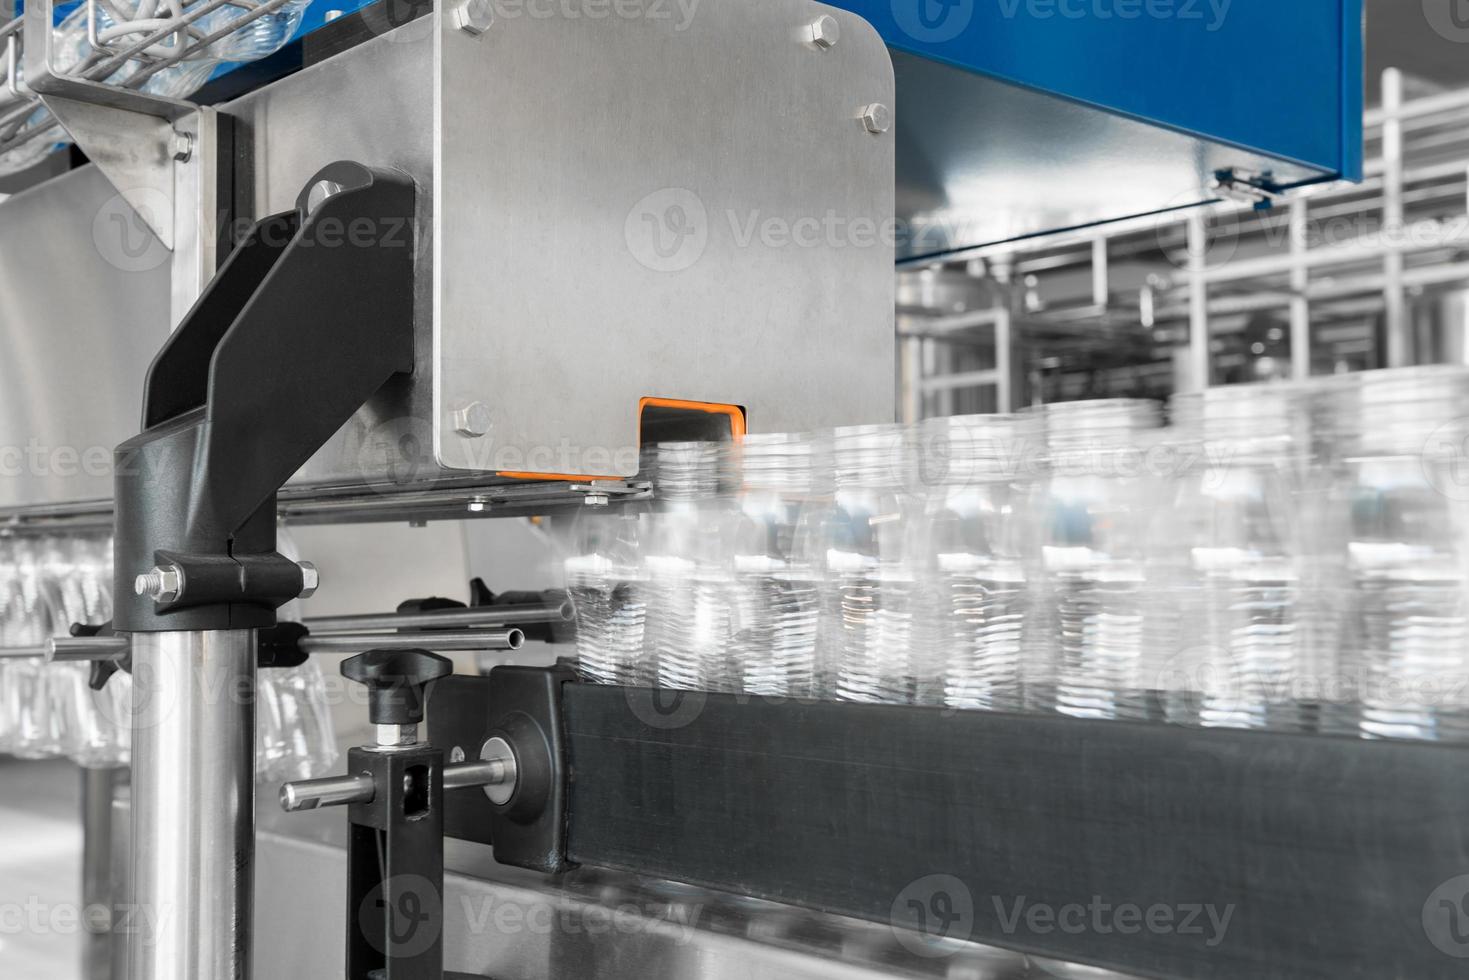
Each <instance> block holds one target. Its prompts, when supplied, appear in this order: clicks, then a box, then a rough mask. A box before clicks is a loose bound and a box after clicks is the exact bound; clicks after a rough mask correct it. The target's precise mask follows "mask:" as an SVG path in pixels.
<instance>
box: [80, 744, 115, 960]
mask: <svg viewBox="0 0 1469 980" xmlns="http://www.w3.org/2000/svg"><path fill="white" fill-rule="evenodd" d="M122 772H123V770H121V769H85V768H84V769H82V908H83V909H85V910H86V911H85V915H86V922H87V924H88V925H89V927H90V928H89V929H88V932H87V937H86V945H85V946H83V947H82V976H83V977H84V978H85V980H109V978H110V977H111V976H112V914H113V909H114V907H115V905H116V901H115V900H114V897H113V889H112V854H113V848H112V798H113V793H114V790H115V789H116V787H117V782H118V777H119V775H121V773H122Z"/></svg>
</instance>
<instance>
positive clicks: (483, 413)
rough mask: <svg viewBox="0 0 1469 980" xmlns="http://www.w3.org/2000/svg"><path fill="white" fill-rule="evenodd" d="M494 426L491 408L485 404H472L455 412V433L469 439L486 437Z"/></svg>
mask: <svg viewBox="0 0 1469 980" xmlns="http://www.w3.org/2000/svg"><path fill="white" fill-rule="evenodd" d="M493 424H494V419H493V416H492V414H491V412H490V406H488V405H486V404H485V403H484V402H470V403H469V404H468V405H464V406H461V407H460V408H456V409H455V410H454V431H455V432H457V433H459V434H460V435H461V436H464V437H465V438H467V439H478V438H479V437H480V436H482V435H485V434H486V433H487V432H489V431H490V426H491V425H493Z"/></svg>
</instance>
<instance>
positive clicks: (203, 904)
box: [127, 630, 255, 980]
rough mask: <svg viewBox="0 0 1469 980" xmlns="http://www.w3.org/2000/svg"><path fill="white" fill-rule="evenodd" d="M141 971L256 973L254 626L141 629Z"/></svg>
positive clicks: (159, 977)
mask: <svg viewBox="0 0 1469 980" xmlns="http://www.w3.org/2000/svg"><path fill="white" fill-rule="evenodd" d="M132 642H133V647H132V649H133V790H132V796H133V820H132V825H133V832H132V845H133V852H132V868H133V875H132V879H133V906H134V925H135V928H134V929H133V930H132V931H131V932H130V934H129V935H128V937H127V942H128V966H129V976H130V978H131V980H247V978H248V977H249V976H250V917H251V905H252V892H253V887H254V881H253V869H254V858H255V807H254V802H255V801H254V792H255V634H254V632H253V631H251V630H230V631H215V632H198V633H135V634H133V636H132Z"/></svg>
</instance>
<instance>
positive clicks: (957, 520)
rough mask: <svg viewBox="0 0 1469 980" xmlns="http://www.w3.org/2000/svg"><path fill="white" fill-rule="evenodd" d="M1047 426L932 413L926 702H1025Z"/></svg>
mask: <svg viewBox="0 0 1469 980" xmlns="http://www.w3.org/2000/svg"><path fill="white" fill-rule="evenodd" d="M1038 433H1039V426H1038V424H1037V422H1036V420H1035V419H1034V418H1018V417H1015V416H1005V415H983V416H968V417H959V418H943V419H931V420H929V421H928V422H926V423H924V425H923V427H922V432H921V435H920V439H919V442H920V446H921V454H922V457H923V462H922V466H921V473H922V481H923V483H924V485H925V486H926V487H927V506H926V508H925V512H924V518H923V525H924V530H923V535H922V537H923V542H924V543H923V558H924V564H925V568H924V570H923V576H922V582H923V585H924V588H923V590H922V591H923V594H924V595H925V596H927V597H929V598H930V599H931V601H932V603H933V608H932V609H925V610H923V613H922V616H921V622H920V624H919V635H922V637H923V638H922V639H921V640H918V641H917V643H918V645H919V647H920V650H919V658H920V660H922V659H927V660H928V661H929V662H930V663H931V666H930V667H927V668H925V669H922V670H920V671H919V673H920V674H921V675H923V676H921V677H920V682H919V700H920V701H922V702H932V703H942V704H944V705H946V706H948V707H950V708H975V709H985V710H990V711H1019V710H1020V709H1021V708H1022V707H1023V704H1024V699H1023V676H1022V671H1023V668H1024V653H1025V650H1026V645H1027V639H1028V637H1027V629H1028V628H1033V626H1032V625H1031V620H1032V603H1033V595H1032V592H1031V579H1032V576H1033V573H1034V569H1033V568H1032V567H1031V565H1032V556H1033V555H1034V553H1035V548H1034V535H1033V529H1034V519H1033V515H1032V513H1031V509H1030V505H1031V494H1030V490H1031V488H1030V485H1029V481H1030V478H1031V476H1032V475H1033V474H1032V472H1031V467H1030V463H1031V462H1032V461H1033V460H1034V458H1035V449H1036V448H1037V447H1036V445H1035V444H1036V442H1037V439H1038ZM924 647H929V648H931V649H930V650H924V649H922V648H924ZM929 678H932V688H933V691H932V693H931V694H926V693H925V689H926V688H927V687H928V686H929V684H928V683H927V682H928V681H929Z"/></svg>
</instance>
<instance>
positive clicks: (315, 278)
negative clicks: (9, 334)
mask: <svg viewBox="0 0 1469 980" xmlns="http://www.w3.org/2000/svg"><path fill="white" fill-rule="evenodd" d="M316 187H320V188H323V189H324V190H326V191H330V193H329V194H326V195H325V196H323V192H322V191H321V190H318V191H317V193H316V195H315V196H314V197H313V196H312V188H316ZM414 198H415V189H414V185H413V182H412V180H411V179H409V178H408V177H407V176H405V175H403V174H399V173H389V172H385V171H378V170H371V169H368V168H367V167H364V166H362V165H360V164H356V163H351V162H340V163H334V164H331V165H330V166H328V167H326V168H324V169H323V170H321V171H320V172H319V173H317V175H316V176H315V177H313V178H312V179H311V181H310V182H309V183H308V184H307V186H306V187H305V188H304V189H303V190H302V191H301V194H300V196H299V197H298V199H297V202H296V208H295V209H294V210H292V211H288V212H285V213H282V214H277V215H272V216H270V217H267V218H264V219H262V220H261V221H259V222H257V223H256V225H255V226H254V228H253V229H252V230H251V231H250V233H249V234H248V235H247V236H246V238H245V240H244V241H242V242H241V243H240V245H239V246H238V247H237V248H236V249H235V250H234V252H233V253H231V255H230V257H229V258H228V259H227V260H226V261H225V263H224V265H223V266H221V267H220V270H219V273H218V274H217V275H216V276H215V277H214V280H213V281H212V282H210V284H209V285H208V286H207V287H206V288H205V290H204V293H203V294H202V295H201V296H200V297H199V300H198V302H196V303H195V304H194V307H193V309H192V310H190V311H189V314H188V315H187V316H186V317H185V318H184V321H183V323H182V324H181V325H180V327H179V328H178V330H176V331H175V332H174V334H173V336H172V337H171V338H170V339H169V342H168V343H167V345H166V346H165V347H164V348H163V350H162V351H161V352H160V353H159V354H158V356H157V357H156V358H155V359H154V361H153V364H152V366H151V367H150V368H149V371H148V380H147V386H146V395H145V404H144V407H143V432H142V434H141V435H139V436H137V437H135V438H133V439H130V440H128V441H127V442H125V443H123V444H122V445H121V446H119V447H118V449H117V454H116V456H117V458H116V483H117V492H116V502H117V545H116V549H115V577H116V583H115V584H116V590H115V595H116V603H117V605H116V609H115V611H114V622H115V624H116V626H117V628H118V629H119V630H122V631H124V632H153V631H162V630H216V629H263V628H266V627H269V626H271V625H273V624H274V623H275V610H276V609H277V608H279V607H280V606H281V605H283V604H284V603H286V602H288V601H290V600H291V599H292V598H294V597H295V596H296V595H297V594H299V592H300V590H301V585H302V583H301V572H300V569H299V568H297V567H296V566H295V565H294V563H292V562H290V561H289V560H288V559H286V558H284V557H283V556H281V555H280V554H279V553H278V552H277V550H276V527H275V521H276V514H275V509H276V508H275V503H276V493H277V491H278V490H279V489H280V488H281V486H282V485H283V484H284V483H285V482H286V481H287V480H288V479H290V477H291V476H292V475H293V474H294V473H295V472H296V470H297V469H299V468H300V467H301V466H302V465H303V464H304V463H305V462H306V461H307V460H308V459H309V458H310V457H311V455H312V454H313V453H314V452H316V450H317V449H319V448H320V447H321V446H322V445H323V444H324V443H325V442H326V441H327V440H328V439H330V438H331V437H332V435H333V434H334V433H335V432H336V431H337V430H338V429H339V428H341V426H342V425H343V424H344V423H346V421H347V420H348V419H349V418H351V416H352V415H353V413H355V412H356V411H357V410H358V409H359V408H360V407H362V405H363V404H364V403H365V402H367V400H368V399H370V398H372V397H373V395H374V394H376V393H377V392H378V391H379V390H380V389H381V388H383V386H384V385H385V384H387V383H388V382H389V381H390V380H391V379H392V378H393V377H394V376H397V375H406V374H410V373H411V372H412V371H413V268H414V240H415V200H414ZM168 564H172V565H177V566H178V567H179V568H180V569H182V570H183V572H184V582H185V588H184V590H183V592H182V594H181V595H180V597H179V598H178V600H176V601H173V602H170V603H166V604H161V605H160V604H156V603H155V602H154V601H153V600H152V599H151V598H148V597H142V596H135V595H134V594H133V579H134V578H135V577H136V576H137V575H139V574H141V573H143V572H146V571H148V570H149V569H151V568H153V567H154V566H155V565H168Z"/></svg>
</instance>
